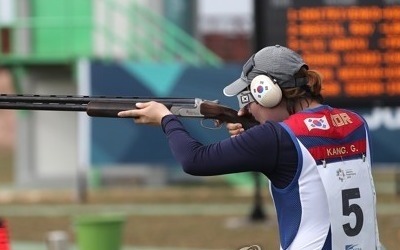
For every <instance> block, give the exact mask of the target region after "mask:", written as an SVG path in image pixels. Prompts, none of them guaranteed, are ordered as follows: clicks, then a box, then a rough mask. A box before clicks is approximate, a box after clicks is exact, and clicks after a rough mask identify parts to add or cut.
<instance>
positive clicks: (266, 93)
mask: <svg viewBox="0 0 400 250" xmlns="http://www.w3.org/2000/svg"><path fill="white" fill-rule="evenodd" d="M250 92H251V95H252V96H253V98H254V100H256V102H257V103H259V104H260V105H261V106H263V107H266V108H272V107H275V106H276V105H278V104H279V103H280V101H281V100H282V90H281V88H280V87H279V86H278V83H277V82H276V80H275V79H271V78H270V77H269V76H266V75H258V76H256V77H255V78H254V79H253V80H252V81H251V84H250Z"/></svg>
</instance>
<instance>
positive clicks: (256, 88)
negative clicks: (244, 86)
mask: <svg viewBox="0 0 400 250" xmlns="http://www.w3.org/2000/svg"><path fill="white" fill-rule="evenodd" d="M252 71H259V72H261V73H262V74H260V75H258V76H256V77H255V78H254V79H253V80H252V81H251V83H250V86H249V88H250V89H249V91H243V92H242V93H240V95H238V98H239V103H240V104H241V106H242V105H243V104H247V103H250V102H251V101H256V102H257V103H258V104H260V105H261V106H263V107H267V108H272V107H275V106H276V105H278V104H279V103H280V101H281V100H282V90H281V88H280V87H279V85H278V82H277V80H276V79H275V78H273V77H271V76H270V74H269V73H268V72H265V71H263V70H260V69H258V68H256V67H255V62H254V55H253V56H252V57H251V58H250V59H249V60H248V61H247V62H246V64H245V65H244V66H243V76H244V77H246V79H248V75H249V73H250V72H252ZM245 102H247V103H245ZM243 106H245V105H243Z"/></svg>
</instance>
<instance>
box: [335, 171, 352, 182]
mask: <svg viewBox="0 0 400 250" xmlns="http://www.w3.org/2000/svg"><path fill="white" fill-rule="evenodd" d="M355 175H356V173H355V172H354V171H353V170H352V169H345V170H343V169H342V168H339V169H338V170H336V176H337V177H338V178H339V180H340V181H344V180H346V179H351V177H353V176H355Z"/></svg>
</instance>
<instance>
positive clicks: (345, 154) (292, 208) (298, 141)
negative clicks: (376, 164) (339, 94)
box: [270, 106, 380, 250]
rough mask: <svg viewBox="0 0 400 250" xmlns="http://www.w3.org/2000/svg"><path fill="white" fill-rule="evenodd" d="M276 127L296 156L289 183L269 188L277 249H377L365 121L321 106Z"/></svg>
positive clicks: (374, 206)
mask: <svg viewBox="0 0 400 250" xmlns="http://www.w3.org/2000/svg"><path fill="white" fill-rule="evenodd" d="M281 125H282V126H283V127H284V128H285V129H286V130H287V131H288V132H289V134H290V135H291V137H292V140H293V142H294V144H295V146H296V148H297V152H298V169H297V173H296V175H295V177H294V179H293V181H292V182H291V183H290V184H289V185H288V186H287V187H286V188H283V189H280V188H276V187H274V186H273V185H272V184H270V190H271V194H272V197H273V201H274V204H275V207H276V212H277V217H278V224H279V234H280V242H281V249H285V250H286V249H288V250H301V249H307V250H309V249H315V250H321V249H323V250H331V249H334V250H376V249H378V248H379V247H380V243H379V234H378V227H377V220H376V196H375V187H374V184H373V179H372V175H371V156H370V148H369V141H368V129H367V125H366V123H365V121H364V120H363V119H362V118H361V117H360V116H359V115H357V114H355V113H353V112H350V111H348V110H342V109H334V108H331V107H329V106H321V107H318V108H316V109H310V110H307V111H303V112H300V113H297V114H295V115H292V116H291V117H289V118H288V119H287V120H285V121H284V122H282V123H281Z"/></svg>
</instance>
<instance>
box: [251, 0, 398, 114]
mask: <svg viewBox="0 0 400 250" xmlns="http://www.w3.org/2000/svg"><path fill="white" fill-rule="evenodd" d="M260 1H263V0H260ZM265 4H266V6H263V11H262V12H259V15H262V13H264V15H265V16H263V17H261V19H260V20H261V23H260V24H259V25H260V27H261V28H260V29H258V32H261V33H263V34H262V36H264V38H265V39H264V42H265V43H267V44H268V45H274V44H281V45H285V46H287V47H289V48H291V49H293V50H294V51H296V52H298V53H299V54H301V55H302V56H303V58H304V60H305V61H306V63H307V64H308V65H309V68H310V69H314V70H317V71H319V72H320V73H321V74H322V76H323V95H324V96H325V99H326V101H327V102H328V103H329V104H332V105H339V106H357V107H358V106H359V107H363V106H373V105H387V106H400V0H397V1H396V0H391V1H390V0H388V1H382V0H381V1H376V0H375V1H372V0H369V1H368V0H364V1H361V0H359V1H356V0H325V1H322V0H319V1H315V0H314V1H313V0H269V1H268V2H265ZM256 11H257V10H256ZM256 15H257V14H256ZM257 35H259V34H257Z"/></svg>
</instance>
